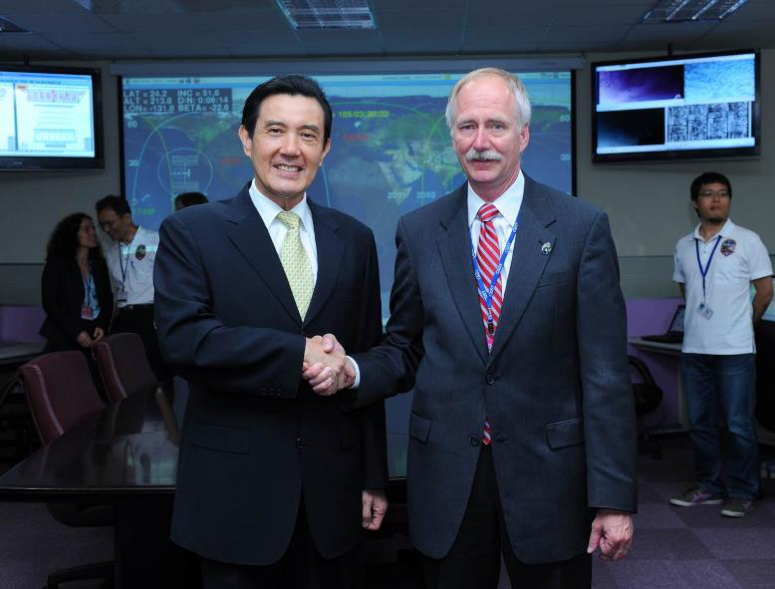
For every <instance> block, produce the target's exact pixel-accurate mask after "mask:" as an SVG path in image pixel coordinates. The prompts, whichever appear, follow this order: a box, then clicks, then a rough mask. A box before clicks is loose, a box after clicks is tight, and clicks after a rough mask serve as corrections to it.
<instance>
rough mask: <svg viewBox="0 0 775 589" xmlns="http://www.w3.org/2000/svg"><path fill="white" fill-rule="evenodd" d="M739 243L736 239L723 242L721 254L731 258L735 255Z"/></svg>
mask: <svg viewBox="0 0 775 589" xmlns="http://www.w3.org/2000/svg"><path fill="white" fill-rule="evenodd" d="M736 247H737V242H736V241H735V240H734V239H725V240H724V241H722V242H721V253H722V254H724V255H725V256H730V255H732V254H734V253H735V248H736Z"/></svg>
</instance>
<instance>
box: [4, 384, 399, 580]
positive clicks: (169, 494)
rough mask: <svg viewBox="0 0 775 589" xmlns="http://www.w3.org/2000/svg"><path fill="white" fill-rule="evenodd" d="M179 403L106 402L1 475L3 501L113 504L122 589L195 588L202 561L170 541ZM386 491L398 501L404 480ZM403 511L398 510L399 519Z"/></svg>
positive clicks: (161, 397)
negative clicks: (105, 406) (111, 403)
mask: <svg viewBox="0 0 775 589" xmlns="http://www.w3.org/2000/svg"><path fill="white" fill-rule="evenodd" d="M173 403H174V399H172V398H170V396H168V395H166V394H165V393H163V392H161V391H156V390H155V389H153V390H147V391H141V392H139V393H136V394H134V395H132V396H130V397H127V398H126V399H123V400H121V401H120V402H118V403H116V404H114V405H111V406H109V407H107V408H105V409H104V410H103V411H102V412H101V413H100V414H98V415H95V416H94V417H91V418H90V419H88V420H86V421H84V422H83V423H82V424H80V425H79V426H77V427H75V428H73V429H72V430H70V431H68V432H67V433H65V434H64V435H62V436H60V437H59V438H57V439H56V440H54V441H53V442H52V443H50V444H49V445H48V446H45V447H43V448H41V449H40V450H38V451H36V452H35V453H33V454H32V455H30V456H29V457H28V458H27V459H25V460H24V461H22V462H21V463H19V464H17V465H16V466H15V467H13V468H12V469H11V470H9V471H8V472H7V473H5V474H4V475H3V476H2V477H0V501H21V502H45V503H48V502H52V501H79V502H95V503H112V504H113V505H114V506H115V561H116V572H115V576H116V584H115V587H116V589H126V588H132V589H134V588H136V587H142V588H143V589H153V588H155V587H159V588H160V589H162V588H163V589H168V588H169V587H186V589H189V588H195V587H197V586H198V585H199V582H200V579H199V573H198V564H197V563H196V562H195V561H193V560H192V557H191V555H190V554H189V553H187V552H185V551H183V550H182V549H180V548H178V547H177V546H175V545H174V544H173V543H172V542H170V540H169V525H170V518H171V513H172V511H171V509H172V498H173V494H174V492H175V482H176V476H177V463H178V441H179V439H180V431H179V428H178V422H177V419H176V417H175V414H174V412H173V410H172V407H173ZM401 442H402V440H399V439H391V438H390V437H389V443H390V444H391V445H393V444H399V443H401ZM405 443H406V442H405V441H403V444H405ZM388 492H389V496H390V497H391V502H394V501H395V503H399V501H398V500H396V499H395V497H401V495H402V494H403V493H405V491H404V483H403V481H402V480H397V481H394V482H392V483H391V487H390V488H389V489H388ZM388 513H389V514H390V513H391V511H389V512H388ZM400 513H402V512H401V510H400V509H399V510H394V512H393V513H392V514H393V516H399V522H401V517H400V515H399V514H400ZM401 523H402V524H403V525H405V523H404V522H401ZM402 527H403V526H402ZM184 574H187V575H188V576H186V577H183V575H184Z"/></svg>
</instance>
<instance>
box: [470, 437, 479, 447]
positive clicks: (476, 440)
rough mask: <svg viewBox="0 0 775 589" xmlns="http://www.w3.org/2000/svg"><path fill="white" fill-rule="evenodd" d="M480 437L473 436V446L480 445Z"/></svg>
mask: <svg viewBox="0 0 775 589" xmlns="http://www.w3.org/2000/svg"><path fill="white" fill-rule="evenodd" d="M479 442H480V440H479V438H471V445H472V446H478V445H479Z"/></svg>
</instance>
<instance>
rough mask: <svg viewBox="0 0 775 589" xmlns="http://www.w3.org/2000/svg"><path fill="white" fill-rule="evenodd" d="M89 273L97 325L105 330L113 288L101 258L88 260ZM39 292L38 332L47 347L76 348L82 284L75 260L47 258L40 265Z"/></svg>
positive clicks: (108, 323)
mask: <svg viewBox="0 0 775 589" xmlns="http://www.w3.org/2000/svg"><path fill="white" fill-rule="evenodd" d="M92 275H93V276H94V285H95V287H96V289H97V300H98V301H99V303H100V315H99V317H97V325H98V326H99V327H102V329H104V330H105V332H106V333H107V331H108V326H109V325H110V319H111V317H112V315H113V291H112V290H111V287H110V278H109V277H108V268H107V265H106V264H105V259H104V258H102V257H101V256H100V257H96V258H94V260H93V262H92ZM41 294H42V298H43V310H44V311H46V319H45V320H44V321H43V325H42V326H41V328H40V335H42V336H43V337H45V338H46V339H47V340H48V342H49V349H63V350H69V349H80V346H79V345H78V343H77V342H76V338H77V337H78V334H79V333H81V331H82V328H81V305H83V295H84V286H83V278H82V277H81V269H80V268H79V267H78V262H77V261H76V260H75V259H74V258H51V259H50V260H48V261H47V262H46V265H45V267H44V268H43V277H42V279H41ZM89 335H93V334H89Z"/></svg>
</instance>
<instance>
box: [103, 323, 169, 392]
mask: <svg viewBox="0 0 775 589" xmlns="http://www.w3.org/2000/svg"><path fill="white" fill-rule="evenodd" d="M92 349H93V350H94V356H95V357H96V359H97V365H98V366H99V368H100V374H101V375H102V382H104V383H105V388H106V389H107V391H108V397H109V398H110V399H111V400H112V401H113V402H114V403H115V402H116V401H120V400H121V399H125V398H126V397H128V396H129V395H132V394H134V393H136V392H138V391H140V390H143V389H147V388H149V387H152V386H154V385H156V384H158V379H157V378H156V375H155V374H154V372H153V370H152V369H151V364H150V363H149V362H148V357H147V356H146V355H145V346H143V340H142V339H141V338H140V336H139V335H137V334H136V333H117V334H115V335H109V336H108V337H106V338H104V339H101V340H100V341H98V342H97V343H95V344H94V347H93V348H92Z"/></svg>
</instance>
